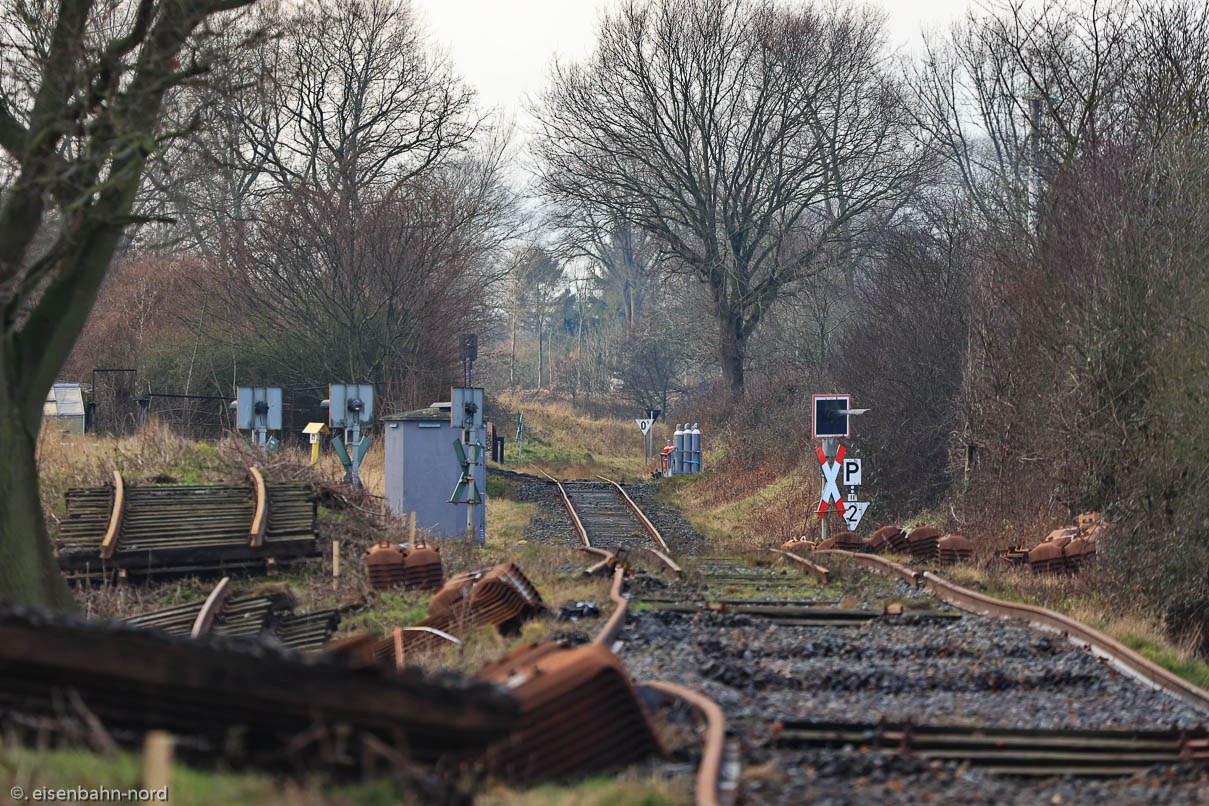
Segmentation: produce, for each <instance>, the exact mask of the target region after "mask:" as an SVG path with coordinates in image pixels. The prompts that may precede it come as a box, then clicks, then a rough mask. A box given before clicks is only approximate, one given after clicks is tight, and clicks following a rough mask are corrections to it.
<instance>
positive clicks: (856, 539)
mask: <svg viewBox="0 0 1209 806" xmlns="http://www.w3.org/2000/svg"><path fill="white" fill-rule="evenodd" d="M781 548H782V549H783V550H784V551H791V552H797V551H830V550H838V551H852V552H872V553H874V554H908V555H910V556H911V558H912V559H914V560H918V561H920V562H925V563H934V564H936V565H939V566H948V565H957V564H958V563H964V562H969V561H970V560H971V559H972V558H973V556H974V544H973V543H971V542H970V541H969V540H968V539H967V538H965V537H962V536H961V535H958V534H947V535H944V536H941V534H940V531H939V530H937V529H935V528H934V527H932V526H927V525H920V526H916V527H915V528H913V529H911V530H910V531H909V532H908V531H904V530H903V529H902V528H901V527H899V526H893V525H892V526H883V527H881V528H880V529H878V530H877V531H875V532H874V533H873V535H872V536H871V537H870V538H869V540H868V541H865V540H862V539H861V537H860V536H859V535H857V534H856V533H855V532H840V533H839V534H837V535H836V536H835V537H831V538H828V539H826V540H818V541H808V540H790V541H789V542H787V543H785V544H784V545H782V546H781ZM824 581H825V580H824Z"/></svg>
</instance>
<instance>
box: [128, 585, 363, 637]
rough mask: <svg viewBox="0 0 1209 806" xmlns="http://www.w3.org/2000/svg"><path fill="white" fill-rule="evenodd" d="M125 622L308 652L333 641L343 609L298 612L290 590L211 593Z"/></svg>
mask: <svg viewBox="0 0 1209 806" xmlns="http://www.w3.org/2000/svg"><path fill="white" fill-rule="evenodd" d="M225 582H226V579H224V580H223V582H222V583H219V584H220V588H223V589H225V585H224V583H225ZM216 590H219V589H216ZM207 608H209V609H207ZM126 623H127V624H130V625H132V626H135V627H141V628H144V629H155V630H161V631H163V632H166V633H168V634H170V635H181V636H189V635H192V636H193V637H197V636H199V635H220V636H224V637H227V638H249V639H259V640H269V641H272V642H276V643H277V644H280V645H282V646H287V647H290V648H292V649H297V650H309V649H318V648H319V647H321V646H323V645H324V644H326V643H327V642H328V641H329V640H330V639H331V637H332V635H333V633H335V631H336V627H337V626H338V625H339V624H340V613H339V611H337V610H317V611H313V612H310V613H295V612H293V604H292V602H291V601H290V597H288V596H287V595H285V594H271V595H266V596H241V597H234V598H231V597H228V596H226V595H222V596H219V597H215V596H214V595H213V594H212V595H211V597H210V598H208V599H206V600H205V601H195V602H190V603H188V604H183V605H177V606H175V607H169V608H166V609H164V610H157V611H155V612H152V613H144V614H142V615H139V616H134V617H132V618H129V619H126Z"/></svg>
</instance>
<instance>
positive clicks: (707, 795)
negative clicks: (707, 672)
mask: <svg viewBox="0 0 1209 806" xmlns="http://www.w3.org/2000/svg"><path fill="white" fill-rule="evenodd" d="M639 685H640V686H650V687H651V688H653V689H655V690H656V691H659V692H662V693H664V694H667V695H669V696H672V697H676V698H678V699H681V700H684V701H685V702H687V703H688V704H689V705H691V706H692V707H693V708H694V709H695V710H696V711H697V712H698V714H700V715H701V717H702V718H703V719H704V720H705V739H704V742H703V746H702V748H701V764H700V765H698V767H697V788H696V798H695V803H696V806H725V804H729V803H733V802H734V799H735V795H736V794H737V791H736V782H735V781H727V782H725V784H723V782H722V781H721V777H722V775H721V772H722V751H723V749H724V746H725V744H726V716H725V715H724V714H723V713H722V709H721V708H719V707H718V704H717V703H716V702H714V701H713V700H711V699H709V698H708V697H706V696H704V695H703V694H699V693H697V692H696V691H693V690H692V689H689V688H685V687H684V686H680V685H677V684H675V683H665V682H663V681H661V680H644V681H642V682H641V683H639ZM735 777H736V778H737V777H738V776H735Z"/></svg>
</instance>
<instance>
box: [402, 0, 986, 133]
mask: <svg viewBox="0 0 1209 806" xmlns="http://www.w3.org/2000/svg"><path fill="white" fill-rule="evenodd" d="M413 2H414V3H415V7H416V8H418V9H419V10H420V12H421V15H422V16H423V17H424V18H426V20H427V22H428V25H429V28H430V30H431V32H432V35H433V38H434V40H435V42H436V43H437V44H438V45H439V46H441V47H443V48H445V49H446V50H448V52H449V54H450V55H451V57H452V58H453V61H454V64H455V65H456V66H457V69H458V71H459V72H460V73H461V75H462V77H463V78H465V79H466V80H467V81H468V82H470V84H471V85H473V86H474V87H475V88H476V89H477V90H478V92H479V100H480V103H481V104H482V106H483V107H485V108H498V109H500V110H501V111H503V112H504V113H505V114H515V115H516V117H517V119H518V122H520V123H521V124H522V127H523V124H524V116H523V114H522V107H523V105H524V99H525V98H526V96H529V97H533V98H536V96H537V95H538V94H539V93H540V92H541V90H542V87H543V85H544V84H545V80H546V74H547V69H548V67H549V65H550V60H551V59H552V58H553V57H554V55H555V54H558V55H559V56H560V57H563V58H571V59H580V58H583V57H584V56H585V55H587V53H588V52H589V51H590V49H591V46H592V40H593V36H594V34H595V30H596V21H597V19H598V17H599V15H600V13H601V11H602V10H603V9H605V8H611V7H613V6H615V5H616V3H617V0H413ZM840 2H842V0H840ZM970 3H971V0H931V2H929V0H899V2H893V0H886V2H883V3H876V2H875V3H872V5H875V6H876V5H880V6H881V7H883V8H886V9H888V10H889V12H890V35H891V38H892V40H893V42H894V43H895V44H896V45H898V46H902V47H908V48H914V47H915V46H916V45H917V44H918V42H919V39H920V30H921V28H927V29H932V28H945V27H947V26H948V25H949V23H950V22H952V21H953V20H954V19H957V18H958V17H960V16H961V15H962V14H963V13H964V12H965V10H966V8H968V7H969V6H970Z"/></svg>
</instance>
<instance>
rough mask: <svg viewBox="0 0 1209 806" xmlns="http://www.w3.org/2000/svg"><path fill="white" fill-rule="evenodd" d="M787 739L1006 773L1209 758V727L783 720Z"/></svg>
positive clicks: (1115, 771) (1076, 771) (1121, 769)
mask: <svg viewBox="0 0 1209 806" xmlns="http://www.w3.org/2000/svg"><path fill="white" fill-rule="evenodd" d="M776 741H777V744H778V745H780V746H783V747H844V746H854V747H862V748H866V749H869V750H885V751H891V752H898V753H902V754H905V755H911V756H915V757H918V758H922V759H935V760H939V761H957V762H965V763H969V764H976V765H979V766H983V767H986V768H988V770H989V771H990V772H996V773H1002V774H1007V775H1041V776H1053V775H1082V776H1097V777H1103V776H1114V775H1135V774H1137V773H1139V772H1142V771H1143V770H1145V769H1147V768H1148V767H1150V766H1152V765H1155V764H1179V763H1180V762H1185V761H1204V760H1209V732H1206V730H1205V729H1204V727H1200V728H1197V729H1195V730H1180V729H1171V730H1060V729H1059V730H1054V729H1039V728H1014V729H1013V728H992V727H952V726H948V725H943V726H941V725H914V724H911V723H910V722H880V723H877V724H868V723H855V722H854V723H848V722H795V721H786V722H783V723H782V729H781V731H780V732H779V733H778V735H777V739H776Z"/></svg>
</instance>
